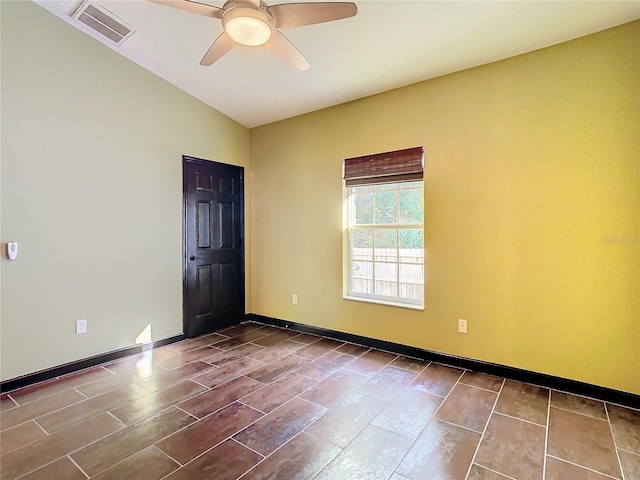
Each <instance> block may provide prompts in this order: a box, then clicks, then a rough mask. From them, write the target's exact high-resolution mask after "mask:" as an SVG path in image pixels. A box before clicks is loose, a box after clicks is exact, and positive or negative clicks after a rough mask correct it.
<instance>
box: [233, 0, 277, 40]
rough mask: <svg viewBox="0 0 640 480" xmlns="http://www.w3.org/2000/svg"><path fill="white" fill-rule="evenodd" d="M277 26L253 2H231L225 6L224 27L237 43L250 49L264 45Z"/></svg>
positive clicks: (265, 12) (264, 11) (269, 16)
mask: <svg viewBox="0 0 640 480" xmlns="http://www.w3.org/2000/svg"><path fill="white" fill-rule="evenodd" d="M275 26H276V22H275V21H274V19H273V18H272V17H271V15H269V14H268V13H267V11H266V10H264V9H262V8H260V7H257V6H256V5H255V4H253V3H251V2H243V1H231V2H227V3H225V5H224V13H223V14H222V27H223V28H224V30H225V31H226V32H227V34H228V35H229V36H230V37H231V39H232V40H233V41H235V42H236V43H239V44H241V45H246V46H248V47H257V46H259V45H264V44H265V43H267V41H269V39H270V38H271V35H272V33H273V30H274V29H275Z"/></svg>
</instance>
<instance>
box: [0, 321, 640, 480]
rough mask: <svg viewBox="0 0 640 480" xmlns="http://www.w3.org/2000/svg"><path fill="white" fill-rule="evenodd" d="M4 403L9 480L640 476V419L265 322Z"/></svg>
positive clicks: (0, 418)
mask: <svg viewBox="0 0 640 480" xmlns="http://www.w3.org/2000/svg"><path fill="white" fill-rule="evenodd" d="M1 399H2V400H1V404H0V405H1V413H0V426H1V428H2V431H1V434H0V442H1V443H0V448H1V451H2V454H1V455H2V456H1V457H0V478H1V479H2V480H10V479H15V478H22V479H30V480H33V479H64V480H76V479H78V480H83V479H86V478H92V479H100V480H106V479H118V480H121V479H145V480H151V479H162V478H166V479H168V480H169V479H171V480H176V479H188V480H196V479H201V478H211V479H216V480H225V479H238V478H241V479H243V480H249V479H278V480H290V479H306V478H308V479H311V478H315V479H323V480H351V479H376V480H378V479H380V480H382V479H391V480H407V479H410V480H436V479H461V480H464V479H467V480H505V479H547V480H580V479H588V480H605V479H611V478H614V479H620V480H633V479H635V480H638V479H640V411H637V410H632V409H629V408H623V407H620V406H616V405H610V404H604V403H603V402H600V401H597V400H592V399H589V398H584V397H578V396H575V395H568V394H565V393H562V392H558V391H550V390H549V389H546V388H541V387H537V386H533V385H529V384H524V383H520V382H516V381H512V380H505V379H503V378H497V377H491V376H488V375H484V374H481V373H475V372H472V371H464V370H461V369H458V368H453V367H448V366H445V365H440V364H436V363H428V362H423V361H420V360H415V359H412V358H407V357H402V356H397V355H395V354H391V353H387V352H382V351H379V350H370V349H368V348H364V347H361V346H359V345H353V344H348V343H343V342H339V341H335V340H331V339H328V338H322V337H317V336H313V335H309V334H299V333H297V332H293V331H290V330H284V329H279V328H275V327H271V326H264V325H261V324H258V323H251V322H249V323H244V324H242V325H238V326H235V327H231V328H228V329H225V330H222V331H220V332H217V333H214V334H211V335H207V336H204V337H199V338H196V339H191V340H185V341H183V342H180V343H175V344H172V345H168V346H166V347H162V348H160V349H156V350H154V351H152V352H146V353H144V354H140V355H135V356H132V357H127V358H124V359H120V360H118V361H116V362H112V363H109V364H105V365H101V366H98V367H94V368H91V369H88V370H85V371H82V372H78V373H75V374H72V375H68V376H65V377H60V378H58V379H55V380H52V381H49V382H46V383H44V384H40V385H37V386H32V387H27V388H24V389H21V390H17V391H14V392H12V393H9V394H8V395H6V394H3V395H2V397H1Z"/></svg>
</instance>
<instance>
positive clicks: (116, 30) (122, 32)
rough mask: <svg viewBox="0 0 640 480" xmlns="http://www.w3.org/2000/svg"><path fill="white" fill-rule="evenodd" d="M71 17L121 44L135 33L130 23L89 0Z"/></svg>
mask: <svg viewBox="0 0 640 480" xmlns="http://www.w3.org/2000/svg"><path fill="white" fill-rule="evenodd" d="M71 18H73V19H74V20H77V21H78V22H80V23H84V24H85V25H86V26H87V27H89V28H90V29H92V30H95V31H96V32H98V33H99V34H100V35H103V36H105V37H107V38H108V39H109V40H111V41H112V42H114V43H116V44H117V45H121V44H122V42H124V41H125V40H126V39H127V38H129V37H130V36H131V35H133V34H134V33H135V31H134V30H133V28H132V27H131V26H130V25H127V24H126V23H125V22H123V21H122V20H121V19H119V18H118V17H117V16H115V15H114V14H113V13H111V12H110V11H109V10H107V9H106V8H104V7H102V6H100V5H98V4H96V3H91V2H88V1H87V2H84V3H83V4H82V5H80V7H79V8H78V9H77V10H76V11H75V13H74V14H73V15H72V17H71Z"/></svg>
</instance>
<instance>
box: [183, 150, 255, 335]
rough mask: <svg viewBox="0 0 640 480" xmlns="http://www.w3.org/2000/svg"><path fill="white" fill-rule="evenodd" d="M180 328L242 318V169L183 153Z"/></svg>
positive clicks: (192, 331) (193, 331)
mask: <svg viewBox="0 0 640 480" xmlns="http://www.w3.org/2000/svg"><path fill="white" fill-rule="evenodd" d="M182 167H183V182H184V183H183V189H184V233H185V238H184V281H183V282H184V304H185V305H184V332H185V334H186V335H187V336H189V337H193V336H196V335H200V334H203V333H206V332H211V331H214V330H217V329H219V328H222V327H225V326H227V325H232V324H235V323H239V322H241V321H242V320H243V319H244V318H243V317H244V296H245V293H244V187H243V180H244V178H243V177H244V169H243V168H242V167H236V166H232V165H225V164H222V163H216V162H209V161H206V160H200V159H196V158H192V157H186V156H185V157H182Z"/></svg>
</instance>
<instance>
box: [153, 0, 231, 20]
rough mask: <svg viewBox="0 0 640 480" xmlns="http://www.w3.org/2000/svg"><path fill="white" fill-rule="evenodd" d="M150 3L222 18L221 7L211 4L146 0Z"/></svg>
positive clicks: (185, 0)
mask: <svg viewBox="0 0 640 480" xmlns="http://www.w3.org/2000/svg"><path fill="white" fill-rule="evenodd" d="M147 1H148V2H151V3H157V4H158V5H164V6H165V7H172V8H176V9H178V10H184V11H185V12H191V13H197V14H198V15H204V16H205V17H212V18H222V14H223V13H224V10H223V9H222V8H218V7H214V6H212V5H205V4H203V3H198V2H193V1H191V0H147Z"/></svg>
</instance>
